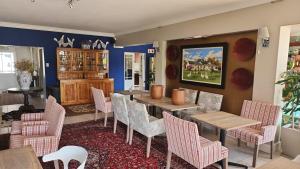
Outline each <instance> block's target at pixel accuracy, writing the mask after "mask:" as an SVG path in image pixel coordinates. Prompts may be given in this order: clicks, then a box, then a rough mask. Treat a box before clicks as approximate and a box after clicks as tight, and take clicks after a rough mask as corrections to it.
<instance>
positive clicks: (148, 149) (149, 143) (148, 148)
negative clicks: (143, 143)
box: [146, 137, 151, 158]
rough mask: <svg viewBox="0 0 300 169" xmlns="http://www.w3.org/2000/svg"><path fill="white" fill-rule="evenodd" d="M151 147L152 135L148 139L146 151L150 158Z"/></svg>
mask: <svg viewBox="0 0 300 169" xmlns="http://www.w3.org/2000/svg"><path fill="white" fill-rule="evenodd" d="M150 149H151V137H148V140H147V152H146V157H147V158H149V156H150Z"/></svg>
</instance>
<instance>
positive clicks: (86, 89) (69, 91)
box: [60, 79, 114, 105]
mask: <svg viewBox="0 0 300 169" xmlns="http://www.w3.org/2000/svg"><path fill="white" fill-rule="evenodd" d="M91 87H95V88H98V89H102V90H103V92H104V94H105V96H106V97H108V96H109V95H110V93H113V92H114V80H113V79H103V80H100V79H72V80H60V98H61V104H62V105H72V104H84V103H92V102H93V95H92V92H91Z"/></svg>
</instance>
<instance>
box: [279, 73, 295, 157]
mask: <svg viewBox="0 0 300 169" xmlns="http://www.w3.org/2000/svg"><path fill="white" fill-rule="evenodd" d="M276 84H281V85H284V88H283V91H282V97H283V101H284V106H283V108H282V110H283V115H282V130H281V131H282V132H281V142H282V150H283V153H284V154H287V155H289V156H292V157H295V156H296V155H298V154H300V146H299V142H300V126H299V125H300V124H299V117H297V115H298V113H299V111H300V72H299V71H295V70H293V69H291V70H288V71H286V72H284V73H283V74H282V75H281V80H279V81H278V82H276ZM297 123H298V124H297Z"/></svg>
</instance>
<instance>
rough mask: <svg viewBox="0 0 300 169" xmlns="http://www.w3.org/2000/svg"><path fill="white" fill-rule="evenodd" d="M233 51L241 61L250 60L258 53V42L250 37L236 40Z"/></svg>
mask: <svg viewBox="0 0 300 169" xmlns="http://www.w3.org/2000/svg"><path fill="white" fill-rule="evenodd" d="M233 53H234V54H235V56H236V57H237V59H238V60H240V61H247V60H250V59H251V58H252V57H253V56H254V55H255V53H256V43H255V42H254V41H253V40H252V39H249V38H240V39H239V40H237V41H236V42H235V45H234V48H233Z"/></svg>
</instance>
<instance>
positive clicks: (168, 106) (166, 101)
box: [134, 95, 199, 112]
mask: <svg viewBox="0 0 300 169" xmlns="http://www.w3.org/2000/svg"><path fill="white" fill-rule="evenodd" d="M134 99H135V100H137V101H138V102H141V103H145V104H148V105H152V106H155V107H159V108H161V109H162V110H166V111H169V112H176V111H182V110H187V109H195V108H198V107H199V106H198V105H196V104H195V103H190V102H186V103H184V104H182V105H174V104H173V103H172V100H171V98H169V97H162V98H161V99H152V98H151V96H150V95H141V96H134Z"/></svg>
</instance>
